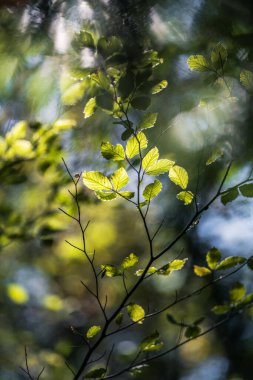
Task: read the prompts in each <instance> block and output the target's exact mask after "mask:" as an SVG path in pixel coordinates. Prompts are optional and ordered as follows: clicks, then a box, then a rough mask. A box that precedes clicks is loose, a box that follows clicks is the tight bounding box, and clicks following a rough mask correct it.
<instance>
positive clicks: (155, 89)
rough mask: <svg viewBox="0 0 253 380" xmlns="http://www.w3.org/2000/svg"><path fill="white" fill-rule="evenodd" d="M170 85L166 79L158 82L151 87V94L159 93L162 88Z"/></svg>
mask: <svg viewBox="0 0 253 380" xmlns="http://www.w3.org/2000/svg"><path fill="white" fill-rule="evenodd" d="M167 86H168V82H167V81H166V80H162V81H161V82H159V83H158V84H156V85H155V86H154V87H152V89H151V94H153V95H154V94H158V93H159V92H161V91H162V90H164V89H165V88H166V87H167Z"/></svg>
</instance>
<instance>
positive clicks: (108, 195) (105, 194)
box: [95, 191, 118, 201]
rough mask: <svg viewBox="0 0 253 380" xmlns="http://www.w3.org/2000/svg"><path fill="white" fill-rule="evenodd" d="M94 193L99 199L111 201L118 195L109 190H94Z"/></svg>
mask: <svg viewBox="0 0 253 380" xmlns="http://www.w3.org/2000/svg"><path fill="white" fill-rule="evenodd" d="M95 194H96V196H97V197H98V199H100V200H101V201H112V200H113V199H116V198H117V197H118V195H117V194H116V193H113V192H111V191H95Z"/></svg>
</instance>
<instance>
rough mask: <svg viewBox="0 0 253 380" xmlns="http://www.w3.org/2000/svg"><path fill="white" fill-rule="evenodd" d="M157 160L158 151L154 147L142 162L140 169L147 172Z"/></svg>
mask: <svg viewBox="0 0 253 380" xmlns="http://www.w3.org/2000/svg"><path fill="white" fill-rule="evenodd" d="M158 158H159V151H158V148H157V147H155V148H153V149H151V150H150V151H149V152H148V153H147V154H146V155H145V156H144V157H143V160H142V167H143V169H144V170H148V168H149V167H150V166H152V165H154V164H155V163H156V162H157V160H158Z"/></svg>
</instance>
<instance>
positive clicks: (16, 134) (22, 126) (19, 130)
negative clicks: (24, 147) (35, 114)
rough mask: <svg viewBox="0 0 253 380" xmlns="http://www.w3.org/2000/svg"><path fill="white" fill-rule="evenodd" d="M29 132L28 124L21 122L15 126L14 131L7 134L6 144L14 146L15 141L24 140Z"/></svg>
mask: <svg viewBox="0 0 253 380" xmlns="http://www.w3.org/2000/svg"><path fill="white" fill-rule="evenodd" d="M26 131H27V122H26V121H20V122H18V123H17V124H15V125H14V126H13V127H12V129H11V130H10V131H9V132H7V133H6V137H5V139H6V142H7V143H8V144H10V145H11V144H12V143H13V142H14V141H15V140H19V139H24V138H25V136H26Z"/></svg>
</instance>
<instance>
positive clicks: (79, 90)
mask: <svg viewBox="0 0 253 380" xmlns="http://www.w3.org/2000/svg"><path fill="white" fill-rule="evenodd" d="M84 91H85V86H84V84H83V83H82V82H77V83H74V84H72V85H71V86H70V87H69V88H67V89H66V90H65V91H64V93H63V94H62V102H63V104H65V105H68V106H71V105H74V104H76V103H77V102H78V101H79V100H81V99H82V97H83V95H84Z"/></svg>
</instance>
